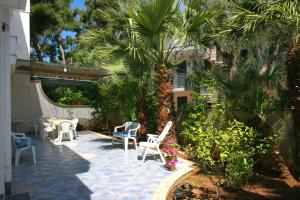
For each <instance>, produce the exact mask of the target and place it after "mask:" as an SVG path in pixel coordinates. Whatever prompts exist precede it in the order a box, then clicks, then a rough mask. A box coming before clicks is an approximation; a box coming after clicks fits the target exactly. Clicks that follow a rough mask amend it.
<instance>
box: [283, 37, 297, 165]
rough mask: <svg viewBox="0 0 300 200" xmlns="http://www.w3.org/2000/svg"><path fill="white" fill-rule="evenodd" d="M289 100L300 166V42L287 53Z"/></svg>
mask: <svg viewBox="0 0 300 200" xmlns="http://www.w3.org/2000/svg"><path fill="white" fill-rule="evenodd" d="M286 66H287V72H288V76H287V82H288V88H289V100H290V106H291V110H292V116H293V125H294V136H295V147H296V157H297V158H296V162H297V165H298V167H300V121H299V120H300V42H298V43H296V44H294V45H292V46H291V47H290V48H289V49H288V51H287V53H286Z"/></svg>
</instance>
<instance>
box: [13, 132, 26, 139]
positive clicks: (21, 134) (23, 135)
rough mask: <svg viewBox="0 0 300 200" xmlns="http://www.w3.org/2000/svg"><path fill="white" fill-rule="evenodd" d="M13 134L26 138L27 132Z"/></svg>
mask: <svg viewBox="0 0 300 200" xmlns="http://www.w3.org/2000/svg"><path fill="white" fill-rule="evenodd" d="M12 135H13V136H15V137H19V138H26V135H25V133H12Z"/></svg>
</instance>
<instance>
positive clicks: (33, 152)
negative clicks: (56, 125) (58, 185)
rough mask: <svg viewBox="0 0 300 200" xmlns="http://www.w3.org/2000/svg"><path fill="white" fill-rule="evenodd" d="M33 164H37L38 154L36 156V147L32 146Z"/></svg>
mask: <svg viewBox="0 0 300 200" xmlns="http://www.w3.org/2000/svg"><path fill="white" fill-rule="evenodd" d="M31 150H32V156H33V163H34V164H36V154H35V146H31Z"/></svg>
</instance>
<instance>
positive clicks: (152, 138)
mask: <svg viewBox="0 0 300 200" xmlns="http://www.w3.org/2000/svg"><path fill="white" fill-rule="evenodd" d="M171 127H172V121H168V123H167V125H166V126H165V128H164V130H163V131H162V132H161V134H160V135H154V134H147V136H148V140H147V142H140V147H142V148H144V149H143V153H142V157H143V159H142V162H143V163H144V161H145V158H146V155H147V153H148V151H149V149H150V148H153V149H154V150H155V151H157V153H158V154H159V157H160V159H161V161H162V162H163V163H166V161H165V159H164V157H163V155H162V153H161V151H160V149H159V145H160V143H161V142H162V141H163V140H164V139H165V137H166V135H167V134H168V132H169V130H170V128H171Z"/></svg>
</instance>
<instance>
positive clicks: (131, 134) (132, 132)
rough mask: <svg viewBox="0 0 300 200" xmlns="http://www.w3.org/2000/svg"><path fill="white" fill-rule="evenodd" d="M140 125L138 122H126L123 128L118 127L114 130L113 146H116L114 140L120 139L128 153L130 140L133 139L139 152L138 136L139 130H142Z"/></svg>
mask: <svg viewBox="0 0 300 200" xmlns="http://www.w3.org/2000/svg"><path fill="white" fill-rule="evenodd" d="M140 126H141V125H140V124H139V123H136V122H125V123H124V124H123V125H122V126H116V127H115V128H114V132H113V133H112V134H113V137H112V145H114V139H115V138H120V139H122V141H123V143H124V150H125V152H127V150H128V140H129V139H132V140H133V141H134V145H135V149H136V150H137V142H136V135H137V130H138V129H139V128H140ZM123 127H124V128H125V130H124V131H119V132H118V129H119V128H123Z"/></svg>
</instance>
